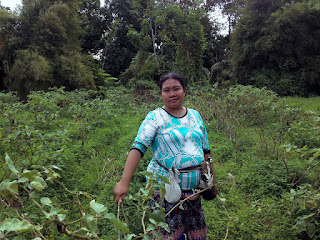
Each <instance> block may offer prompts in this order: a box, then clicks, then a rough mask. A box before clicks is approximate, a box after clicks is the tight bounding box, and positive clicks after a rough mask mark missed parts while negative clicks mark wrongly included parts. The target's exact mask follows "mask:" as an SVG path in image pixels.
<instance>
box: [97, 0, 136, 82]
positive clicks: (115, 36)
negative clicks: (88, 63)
mask: <svg viewBox="0 0 320 240" xmlns="http://www.w3.org/2000/svg"><path fill="white" fill-rule="evenodd" d="M131 2H132V1H131V0H110V1H105V6H104V7H103V8H102V9H101V13H102V14H103V16H104V18H105V22H106V26H107V30H106V32H105V38H104V40H105V48H104V49H103V53H102V56H103V57H102V61H103V68H104V70H105V71H106V72H108V73H110V74H111V75H112V76H115V77H118V76H119V75H120V74H121V73H122V72H124V71H125V69H127V68H128V67H129V65H130V62H131V60H132V58H133V57H134V56H135V55H136V53H137V51H138V50H137V49H136V47H135V46H134V45H133V44H132V43H131V42H130V41H129V39H128V38H127V33H128V26H133V28H134V29H139V24H138V20H137V16H136V15H135V14H134V9H133V6H132V4H131Z"/></svg>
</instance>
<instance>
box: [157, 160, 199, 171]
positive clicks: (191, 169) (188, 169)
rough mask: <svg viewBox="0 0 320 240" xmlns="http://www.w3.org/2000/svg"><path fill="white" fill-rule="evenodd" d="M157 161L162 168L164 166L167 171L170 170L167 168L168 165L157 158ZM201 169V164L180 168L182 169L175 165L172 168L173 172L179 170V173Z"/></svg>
mask: <svg viewBox="0 0 320 240" xmlns="http://www.w3.org/2000/svg"><path fill="white" fill-rule="evenodd" d="M155 160H156V162H157V163H158V165H159V166H160V167H162V168H164V169H165V170H166V171H168V172H169V171H170V169H169V168H167V167H166V166H164V165H162V164H161V163H160V162H159V161H158V160H157V159H155ZM200 169H201V165H197V166H194V167H186V168H180V169H177V168H175V167H172V168H171V170H172V171H173V172H176V171H178V172H179V173H188V172H193V171H195V170H200Z"/></svg>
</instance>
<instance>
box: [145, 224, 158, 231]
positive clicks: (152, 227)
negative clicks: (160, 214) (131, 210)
mask: <svg viewBox="0 0 320 240" xmlns="http://www.w3.org/2000/svg"><path fill="white" fill-rule="evenodd" d="M155 228H156V227H155V226H154V225H153V224H150V225H148V227H147V231H148V232H149V231H153V230H154V229H155Z"/></svg>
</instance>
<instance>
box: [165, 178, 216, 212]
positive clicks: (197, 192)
mask: <svg viewBox="0 0 320 240" xmlns="http://www.w3.org/2000/svg"><path fill="white" fill-rule="evenodd" d="M212 187H214V184H210V185H209V186H208V187H206V188H204V189H202V190H200V191H196V192H195V193H194V194H192V195H190V196H189V197H187V198H185V199H183V200H182V201H180V202H178V203H177V204H176V205H175V206H174V207H173V208H171V209H170V211H169V212H168V213H167V214H166V216H165V217H167V216H169V214H170V213H171V212H172V211H173V210H174V209H175V208H176V207H178V206H179V205H181V204H182V203H184V202H185V201H187V200H188V199H189V198H192V197H193V196H195V195H196V194H200V193H202V192H204V191H206V190H208V189H210V188H212Z"/></svg>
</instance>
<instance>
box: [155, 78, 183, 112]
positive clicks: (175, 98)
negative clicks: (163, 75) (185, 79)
mask: <svg viewBox="0 0 320 240" xmlns="http://www.w3.org/2000/svg"><path fill="white" fill-rule="evenodd" d="M186 92H187V90H186V89H183V87H182V85H181V83H180V82H179V81H178V80H176V79H173V78H169V79H167V80H165V81H164V83H163V84H162V89H161V94H160V95H161V97H162V101H163V103H164V105H165V107H166V108H168V109H180V108H181V107H182V103H183V101H184V97H185V95H186Z"/></svg>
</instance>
